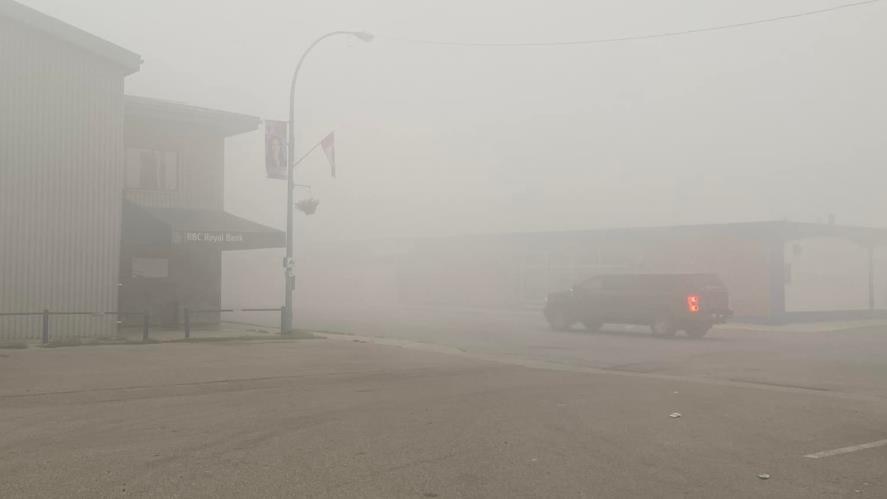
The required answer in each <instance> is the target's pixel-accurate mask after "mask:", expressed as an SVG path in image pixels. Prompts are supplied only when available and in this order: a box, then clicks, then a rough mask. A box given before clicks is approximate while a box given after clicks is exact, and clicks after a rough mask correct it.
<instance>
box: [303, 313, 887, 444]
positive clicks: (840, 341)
mask: <svg viewBox="0 0 887 499" xmlns="http://www.w3.org/2000/svg"><path fill="white" fill-rule="evenodd" d="M297 321H298V322H299V324H300V325H302V326H304V327H308V328H317V329H327V330H330V331H337V332H345V333H349V334H359V335H367V336H373V337H386V338H401V339H406V340H412V341H416V342H422V343H430V344H437V345H445V346H449V347H454V348H457V349H460V350H463V351H466V352H472V353H482V354H489V355H493V356H502V357H504V358H507V359H531V360H534V361H545V362H550V363H557V364H564V365H567V366H574V367H583V368H597V369H606V370H612V371H625V372H635V373H648V374H661V375H671V376H683V377H687V378H693V379H715V380H726V381H735V382H745V383H756V384H760V385H768V386H777V387H779V386H783V387H794V388H798V389H807V390H811V391H823V392H831V393H835V394H839V393H841V394H855V395H859V396H870V397H875V398H885V399H887V325H870V326H866V327H854V328H849V329H841V330H832V328H830V327H829V326H828V325H821V324H820V325H796V326H784V327H779V328H768V327H753V326H739V325H730V324H726V325H721V326H716V327H715V328H714V329H713V330H712V331H711V332H710V333H709V334H708V335H707V336H706V337H705V338H702V339H698V340H697V339H690V338H686V337H682V336H678V337H676V338H657V337H653V336H652V335H651V334H650V330H649V328H647V327H630V326H629V327H626V326H619V325H606V326H605V327H604V329H603V330H602V331H600V332H597V333H588V332H586V331H584V330H583V329H582V328H581V327H576V328H575V329H574V330H572V331H569V332H554V331H551V330H549V328H548V327H547V325H546V323H545V321H544V319H543V318H542V315H541V313H539V312H535V311H520V312H509V311H489V310H456V309H449V310H448V309H412V310H400V311H390V310H387V311H386V310H353V309H352V310H342V309H337V310H334V311H320V310H302V311H301V313H300V314H299V315H298V316H297ZM840 327H842V325H840V324H836V325H835V326H834V328H840ZM843 327H845V328H846V327H847V325H843ZM885 438H887V437H885Z"/></svg>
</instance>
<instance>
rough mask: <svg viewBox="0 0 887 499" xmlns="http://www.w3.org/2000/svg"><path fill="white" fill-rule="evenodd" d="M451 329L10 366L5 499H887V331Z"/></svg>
mask: <svg viewBox="0 0 887 499" xmlns="http://www.w3.org/2000/svg"><path fill="white" fill-rule="evenodd" d="M442 314H444V313H443V312H429V311H421V312H415V311H413V312H404V313H403V315H402V316H401V317H399V318H397V320H392V317H387V318H386V317H375V318H368V317H366V316H363V317H359V318H358V317H344V316H340V317H339V318H338V320H339V321H340V322H339V324H337V325H335V326H336V327H337V328H340V329H348V328H349V327H354V328H356V330H355V331H353V332H354V333H361V334H363V336H347V335H331V336H330V337H329V339H325V340H304V341H293V342H273V341H267V342H266V341H261V342H256V341H253V342H222V343H207V344H160V345H146V346H105V347H79V348H60V349H53V350H41V349H31V350H26V351H14V350H8V351H3V350H0V497H4V498H6V497H126V496H136V497H386V498H387V497H419V498H421V497H478V498H481V497H700V498H701V497H706V498H708V497H804V498H808V497H887V445H883V444H880V443H879V442H882V441H883V440H884V439H887V396H885V391H887V390H885V387H884V385H885V379H887V378H885V377H884V373H885V370H887V368H885V363H887V356H885V355H884V353H885V344H887V341H885V340H884V339H882V338H884V337H885V335H887V332H885V333H880V332H879V330H878V329H877V328H873V329H868V330H856V331H846V332H830V333H789V332H778V333H774V332H752V331H738V330H729V329H727V330H721V331H717V332H716V333H715V334H714V335H713V336H712V338H711V339H705V340H701V341H696V340H692V341H691V340H680V339H678V340H660V339H654V338H650V337H649V336H647V335H646V334H643V333H641V332H640V331H635V332H609V333H600V334H593V335H590V334H586V333H581V332H578V331H577V332H573V333H551V332H549V331H547V330H545V329H544V328H541V327H539V324H533V323H530V322H529V321H531V320H532V319H531V318H530V317H529V316H528V317H526V318H522V316H521V315H520V314H517V315H515V314H512V315H507V314H506V315H503V314H498V313H497V314H487V313H467V312H447V313H446V315H448V317H447V318H443V317H441V315H442ZM302 319H303V321H307V320H309V317H307V316H305V315H303V316H302ZM315 319H317V318H316V317H315ZM315 319H312V320H315ZM442 321H443V322H442ZM303 324H304V322H303ZM349 324H350V325H349ZM345 332H349V331H345ZM381 336H385V337H384V338H382V337H381ZM737 373H740V374H742V375H741V376H739V374H737ZM676 412H677V413H680V417H670V415H671V414H673V413H676ZM860 444H871V446H870V448H857V447H852V446H858V445H860ZM835 449H843V450H841V451H839V452H840V453H838V454H834V455H829V454H828V451H832V450H835ZM823 451H825V452H826V454H825V455H822V454H819V455H821V456H822V457H819V458H815V459H814V458H810V457H805V456H807V455H817V453H820V452H823ZM764 474H766V475H764ZM758 475H761V476H769V478H766V479H762V478H759V477H758Z"/></svg>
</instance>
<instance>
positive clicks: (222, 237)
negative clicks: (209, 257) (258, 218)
mask: <svg viewBox="0 0 887 499" xmlns="http://www.w3.org/2000/svg"><path fill="white" fill-rule="evenodd" d="M173 242H174V243H176V244H189V243H190V244H195V243H196V244H225V243H242V242H243V234H242V233H240V232H188V231H186V232H176V233H174V234H173Z"/></svg>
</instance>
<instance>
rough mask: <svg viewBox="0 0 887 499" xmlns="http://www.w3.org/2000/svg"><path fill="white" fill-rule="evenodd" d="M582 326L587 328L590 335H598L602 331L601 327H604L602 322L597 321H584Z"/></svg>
mask: <svg viewBox="0 0 887 499" xmlns="http://www.w3.org/2000/svg"><path fill="white" fill-rule="evenodd" d="M582 325H583V326H585V330H586V331H588V332H590V333H596V332H598V331H600V330H601V326H603V324H601V322H600V321H596V320H584V321H582Z"/></svg>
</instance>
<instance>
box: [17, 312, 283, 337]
mask: <svg viewBox="0 0 887 499" xmlns="http://www.w3.org/2000/svg"><path fill="white" fill-rule="evenodd" d="M183 311H184V322H183V329H184V339H190V338H191V331H192V327H193V324H192V314H200V313H211V314H221V313H224V312H276V313H278V314H280V324H281V331H283V329H282V328H283V323H284V314H285V309H284V307H259V308H218V309H191V308H184V309H183ZM76 316H86V317H106V316H116V317H117V324H118V326H120V325H122V319H124V318H126V317H141V318H142V323H141V328H142V331H141V333H142V335H141V336H142V342H148V341H150V339H151V312H150V311H148V310H146V311H144V312H119V311H117V312H53V311H50V310H49V309H43V311H42V312H0V318H2V317H40V318H41V319H42V325H41V326H42V327H41V332H40V341H41V343H42V344H43V345H47V344H49V342H50V339H51V335H50V318H51V317H76ZM2 339H3V338H2V337H0V340H2Z"/></svg>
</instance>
